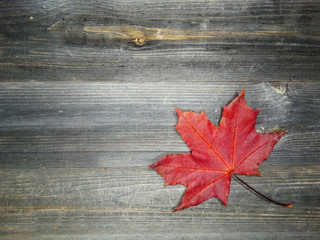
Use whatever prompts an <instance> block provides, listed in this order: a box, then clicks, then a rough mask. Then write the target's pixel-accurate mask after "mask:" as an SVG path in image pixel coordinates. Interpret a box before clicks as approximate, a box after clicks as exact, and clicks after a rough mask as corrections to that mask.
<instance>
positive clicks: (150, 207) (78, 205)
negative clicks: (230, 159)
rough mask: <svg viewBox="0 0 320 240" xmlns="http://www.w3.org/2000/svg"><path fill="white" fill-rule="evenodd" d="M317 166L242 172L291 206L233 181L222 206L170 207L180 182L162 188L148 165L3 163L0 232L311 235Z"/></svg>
mask: <svg viewBox="0 0 320 240" xmlns="http://www.w3.org/2000/svg"><path fill="white" fill-rule="evenodd" d="M319 171H320V168H319V166H309V167H301V166H296V167H294V166H282V167H281V166H263V167H261V172H262V174H263V175H264V177H243V179H245V180H246V181H247V182H248V183H249V184H251V185H252V186H254V187H255V188H256V189H260V190H261V191H262V192H264V193H265V194H268V195H269V196H271V197H273V198H275V199H278V200H281V201H284V202H289V201H292V202H293V203H294V206H293V207H292V208H282V207H279V206H275V205H272V204H271V203H268V202H265V201H264V200H261V199H259V198H258V197H257V196H255V195H254V194H252V193H251V192H249V191H248V190H246V189H245V188H244V187H243V186H242V185H239V184H238V183H236V182H232V184H231V191H230V196H229V201H228V206H227V208H225V207H224V206H223V205H222V204H221V203H220V202H219V201H218V200H217V199H211V200H209V201H207V202H205V203H203V204H201V205H199V206H196V207H192V208H189V209H186V210H184V211H180V212H176V213H171V210H172V209H173V208H174V207H175V206H176V205H177V204H178V202H179V199H180V197H181V195H182V194H183V192H184V188H183V187H181V186H171V187H166V188H164V187H163V180H162V179H161V177H160V176H159V175H157V174H156V172H155V171H154V170H152V169H148V168H146V167H142V168H141V167H119V168H116V167H112V168H108V169H103V168H91V169H79V168H77V169H74V168H65V169H38V170H32V169H29V170H27V169H21V170H19V169H6V170H1V174H0V179H1V181H0V204H1V206H0V210H1V215H0V232H1V236H2V237H3V238H6V239H10V238H11V237H12V238H16V239H20V238H21V239H26V237H27V236H28V235H29V236H30V237H31V236H33V237H38V238H39V239H40V238H41V239H54V238H57V239H60V238H62V239H70V238H72V237H73V238H77V239H78V238H79V239H100V238H103V237H104V238H110V239H118V238H123V239H132V237H135V236H136V237H138V238H140V237H141V238H142V239H146V238H148V237H150V238H151V239H158V238H159V237H160V235H161V234H163V235H164V236H165V237H167V238H168V239H181V238H183V237H185V238H186V239H191V238H196V239H203V238H204V239H210V238H212V236H215V237H218V238H223V237H225V238H228V239H229V238H230V239H236V238H237V237H239V236H243V237H248V238H249V239H268V238H270V237H274V238H276V239H283V238H285V237H288V238H290V239H291V238H292V239H299V238H300V237H302V236H305V237H308V238H310V239H316V238H317V236H318V234H319V232H318V231H319V229H318V226H319V223H320V222H319V221H320V212H319V206H320V205H319V204H320V202H319V199H320V198H319V193H320V191H319V190H320V189H319ZM253 229H254V231H253ZM19 233H20V234H21V235H23V237H22V236H19ZM249 233H250V234H249ZM17 234H18V235H17ZM80 236H82V237H80Z"/></svg>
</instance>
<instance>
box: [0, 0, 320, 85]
mask: <svg viewBox="0 0 320 240" xmlns="http://www.w3.org/2000/svg"><path fill="white" fill-rule="evenodd" d="M0 11H2V12H1V16H2V17H1V18H0V28H1V35H0V36H1V42H0V52H1V54H2V56H3V61H2V62H0V71H1V76H0V79H1V80H2V81H32V80H36V81H65V80H67V81H68V80H77V81H117V82H119V81H120V82H123V81H126V82H157V81H175V82H186V81H209V82H211V81H220V82H226V81H228V82H232V81H290V80H296V81H297V80H299V81H317V80H318V79H319V77H318V76H319V73H320V72H319V71H320V70H319V69H320V66H319V55H320V51H319V49H320V48H319V43H320V30H319V29H320V26H319V24H320V20H319V19H320V7H319V5H318V3H317V2H315V1H295V2H294V4H293V3H292V1H290V0H285V1H273V2H272V1H271V2H270V1H259V2H257V1H231V0H230V1H200V2H199V1H157V2H153V1H151V2H150V1H104V2H101V1H90V2H81V3H79V2H78V1H70V2H68V3H64V2H59V1H46V2H45V3H42V2H38V1H25V0H22V1H20V2H19V4H12V3H10V2H6V3H4V6H3V8H2V9H1V10H0ZM97 27H98V29H97ZM90 28H91V30H90ZM93 28H96V29H95V31H92V30H93ZM103 28H104V29H105V28H108V31H107V33H106V31H104V32H101V31H102V30H101V29H103ZM50 29H51V30H50ZM55 29H56V30H60V32H59V31H56V30H55ZM89 30H90V31H89ZM170 36H171V37H170ZM199 36H200V37H199ZM201 36H202V37H201ZM139 39H140V40H142V43H139V42H140V40H139ZM138 40H139V41H138ZM137 43H138V44H137Z"/></svg>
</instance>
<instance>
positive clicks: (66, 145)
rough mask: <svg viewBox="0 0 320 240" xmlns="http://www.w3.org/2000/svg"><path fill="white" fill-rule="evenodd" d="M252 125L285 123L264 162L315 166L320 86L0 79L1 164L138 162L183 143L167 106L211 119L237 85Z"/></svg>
mask: <svg viewBox="0 0 320 240" xmlns="http://www.w3.org/2000/svg"><path fill="white" fill-rule="evenodd" d="M243 87H244V88H245V89H246V100H247V102H248V104H249V105H250V106H251V107H252V108H254V109H258V108H260V107H262V111H261V112H260V114H259V116H258V123H257V125H256V129H257V130H259V131H262V132H266V131H268V129H271V128H273V127H274V126H280V127H281V128H284V129H287V130H288V131H289V133H288V134H287V135H286V136H284V137H283V139H281V141H280V142H279V143H278V144H277V145H276V148H275V150H274V152H273V153H272V155H271V156H270V158H269V161H268V162H267V163H266V164H277V165H278V164H284V165H287V164H294V165H300V164H301V163H302V162H303V164H307V165H313V164H318V159H319V158H318V150H319V147H320V144H319V143H320V142H319V139H320V133H319V119H320V116H319V113H320V110H319V104H318V102H319V91H320V84H319V83H315V82H310V83H292V82H290V83H285V84H280V85H279V84H278V85H274V84H266V83H256V84H251V83H246V84H242V83H241V84H240V83H237V84H233V85H230V84H215V83H189V84H184V85H181V84H179V83H157V84H154V83H140V84H137V83H136V84H127V83H73V82H68V83H66V82H65V83H59V84H57V83H36V82H35V83H2V84H1V85H0V99H1V101H0V109H1V115H0V130H1V134H0V140H1V141H0V149H1V152H0V158H1V161H0V164H1V167H2V168H12V167H15V168H19V167H21V168H42V167H109V166H123V165H124V164H125V165H127V166H146V165H148V164H150V163H151V162H153V161H155V160H156V159H158V158H159V157H160V156H163V155H165V154H166V153H179V152H187V151H189V149H188V148H187V146H186V145H185V143H184V142H183V140H182V139H181V137H180V136H179V134H178V133H177V132H176V131H175V129H174V128H173V127H174V126H175V125H176V122H177V116H176V113H175V110H174V107H175V106H176V107H178V108H180V109H183V110H185V111H187V110H193V111H195V112H200V111H201V110H202V109H204V110H205V111H206V113H207V115H208V116H209V119H211V120H212V122H213V123H214V124H218V123H219V121H220V117H221V110H222V107H223V105H226V104H228V103H229V102H230V101H231V100H232V99H233V98H234V97H235V96H236V95H237V93H239V92H240V91H241V90H242V88H243Z"/></svg>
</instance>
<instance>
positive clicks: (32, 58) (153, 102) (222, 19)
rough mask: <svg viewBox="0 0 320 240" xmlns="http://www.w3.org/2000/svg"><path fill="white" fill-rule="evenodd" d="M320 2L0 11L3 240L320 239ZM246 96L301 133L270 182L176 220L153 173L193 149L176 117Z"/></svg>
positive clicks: (284, 148) (279, 155)
mask: <svg viewBox="0 0 320 240" xmlns="http://www.w3.org/2000/svg"><path fill="white" fill-rule="evenodd" d="M319 43H320V4H319V2H318V1H308V0H304V1H289V0H283V1H282V0H274V1H266V0H261V1H253V0H252V1H251V0H248V1H233V0H232V1H231V0H227V1H222V0H216V1H201V0H200V1H192V0H190V1H189V0H188V1H171V0H158V1H146V0H133V1H113V0H110V1H102V0H101V1H98V0H93V1H75V0H70V1H63V0H58V1H53V0H48V1H35V0H20V1H1V8H0V56H1V58H0V60H1V61H0V80H1V83H0V239H30V240H31V239H66V240H67V239H70V240H71V239H80V240H84V239H93V240H95V239H319V234H320V231H319V229H320V185H319V184H320V162H319V153H320V130H319V126H320V121H319V119H320V106H319V100H320V82H319V80H320V77H319V76H320V44H319ZM243 88H245V91H246V101H247V103H248V104H249V105H250V106H251V107H252V108H254V109H258V108H260V107H261V108H262V111H261V112H260V114H259V116H258V122H257V125H256V129H257V130H258V131H261V132H267V131H268V130H270V129H272V128H274V127H275V126H278V127H280V128H283V129H287V130H288V134H286V135H285V136H284V137H283V138H282V139H281V141H280V142H279V143H278V144H277V145H276V147H275V149H274V151H273V152H272V153H271V155H270V157H269V158H268V161H266V162H264V163H263V164H261V165H260V169H261V173H262V174H263V177H244V176H243V177H242V178H243V179H244V180H245V181H246V182H247V183H249V184H250V185H252V186H253V187H255V188H256V189H257V190H259V191H261V192H263V193H264V194H266V195H268V196H269V197H272V198H274V199H275V200H279V201H282V202H286V203H289V202H292V203H293V204H294V205H293V207H292V208H282V207H279V206H275V205H273V204H271V203H268V202H266V201H264V200H262V199H260V198H259V197H257V196H256V195H254V194H252V193H251V192H250V191H249V190H247V189H246V188H244V187H243V186H242V185H239V183H237V182H232V184H231V192H230V196H229V201H228V206H227V208H225V207H224V206H223V205H222V204H221V203H220V202H219V201H218V200H217V199H211V200H209V201H207V202H204V203H203V204H201V205H199V206H196V207H191V208H189V209H186V210H183V211H179V212H175V213H171V211H172V210H173V209H174V208H175V207H176V206H177V205H178V203H179V200H180V198H181V196H182V194H183V192H184V187H182V186H170V187H164V186H163V184H164V182H163V180H162V178H161V176H159V175H158V174H157V173H156V172H155V171H154V170H152V169H149V168H147V165H149V164H152V163H154V162H155V161H157V159H159V158H160V157H161V156H164V155H165V154H167V153H181V152H187V151H189V150H188V147H187V146H186V144H185V143H184V142H183V140H182V139H181V137H180V136H179V134H178V133H177V132H176V131H175V129H174V126H175V124H176V122H177V116H176V114H175V111H174V107H175V106H176V107H179V108H180V109H182V110H193V111H195V112H200V111H201V110H202V109H204V110H205V111H206V113H207V115H208V116H209V118H210V120H211V121H212V122H213V123H215V124H218V123H219V119H220V117H221V111H222V107H223V105H226V104H228V103H229V102H230V101H231V100H232V99H233V98H234V97H235V96H236V95H237V94H239V93H240V92H241V90H242V89H243Z"/></svg>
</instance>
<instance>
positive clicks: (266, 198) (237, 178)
mask: <svg viewBox="0 0 320 240" xmlns="http://www.w3.org/2000/svg"><path fill="white" fill-rule="evenodd" d="M232 177H233V178H234V179H235V180H236V181H237V182H240V183H242V184H243V185H245V186H246V187H248V188H249V189H250V190H251V191H253V192H254V193H256V194H257V195H259V196H260V197H262V198H263V199H264V200H267V201H269V202H272V203H274V204H277V205H280V206H283V207H292V203H289V204H285V203H280V202H277V201H274V200H272V199H271V198H268V197H267V196H265V195H263V194H262V193H260V192H258V191H257V190H255V189H254V188H253V187H251V186H249V185H248V184H247V183H246V182H244V181H243V180H241V179H240V178H239V177H238V176H237V175H236V174H234V173H232Z"/></svg>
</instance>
